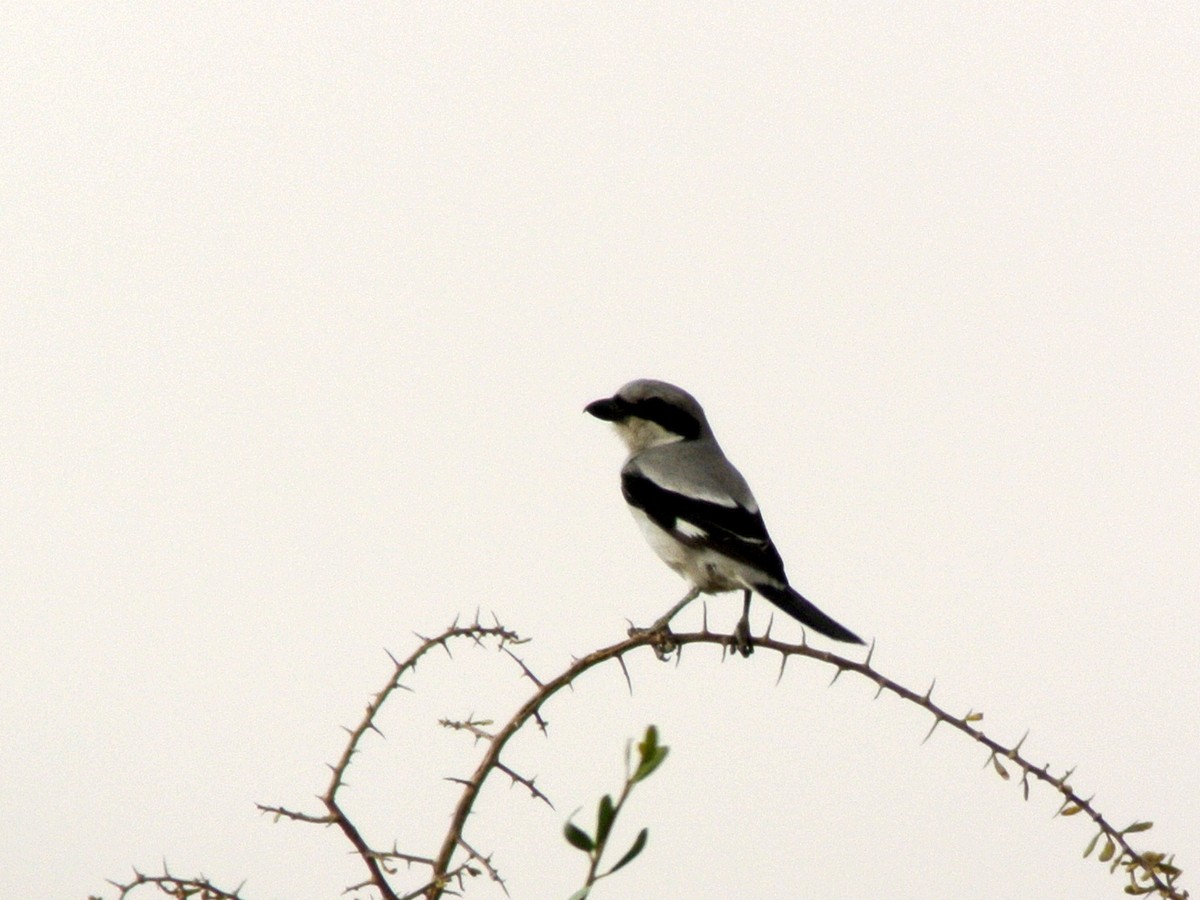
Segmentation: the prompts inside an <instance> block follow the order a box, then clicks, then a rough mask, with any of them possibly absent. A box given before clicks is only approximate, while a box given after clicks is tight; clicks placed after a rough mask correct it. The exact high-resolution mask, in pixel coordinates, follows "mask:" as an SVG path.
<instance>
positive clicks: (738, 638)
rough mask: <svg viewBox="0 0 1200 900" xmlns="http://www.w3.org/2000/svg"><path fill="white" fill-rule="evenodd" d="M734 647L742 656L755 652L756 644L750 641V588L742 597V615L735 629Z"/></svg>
mask: <svg viewBox="0 0 1200 900" xmlns="http://www.w3.org/2000/svg"><path fill="white" fill-rule="evenodd" d="M733 649H735V650H736V651H737V652H738V653H740V654H742V656H749V655H750V654H751V653H753V652H754V645H753V644H751V643H750V590H749V589H747V590H746V591H745V594H744V596H743V598H742V617H741V618H740V619H738V623H737V627H735V628H734V629H733Z"/></svg>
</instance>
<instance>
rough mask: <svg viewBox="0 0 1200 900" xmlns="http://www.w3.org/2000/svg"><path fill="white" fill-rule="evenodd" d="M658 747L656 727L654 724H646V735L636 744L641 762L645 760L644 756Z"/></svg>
mask: <svg viewBox="0 0 1200 900" xmlns="http://www.w3.org/2000/svg"><path fill="white" fill-rule="evenodd" d="M657 748H658V727H657V726H655V725H648V726H646V736H645V737H644V738H642V740H641V743H639V744H638V753H640V754H641V755H642V762H645V761H646V757H647V756H649V755H650V754H651V753H653V752H654V751H655V750H656V749H657Z"/></svg>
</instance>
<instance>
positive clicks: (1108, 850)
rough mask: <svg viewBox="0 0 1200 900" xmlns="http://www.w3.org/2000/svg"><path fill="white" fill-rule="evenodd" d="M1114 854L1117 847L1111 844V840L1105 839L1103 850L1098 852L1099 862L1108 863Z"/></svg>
mask: <svg viewBox="0 0 1200 900" xmlns="http://www.w3.org/2000/svg"><path fill="white" fill-rule="evenodd" d="M1116 852H1117V845H1116V844H1114V843H1113V842H1112V838H1105V840H1104V849H1103V850H1101V851H1100V856H1099V859H1100V862H1108V861H1109V860H1110V859H1112V855H1113V854H1114V853H1116Z"/></svg>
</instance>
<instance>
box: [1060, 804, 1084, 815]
mask: <svg viewBox="0 0 1200 900" xmlns="http://www.w3.org/2000/svg"><path fill="white" fill-rule="evenodd" d="M1081 812H1083V807H1082V806H1076V805H1075V804H1074V803H1072V804H1071V805H1070V806H1068V807H1067V808H1066V809H1064V810H1063V811H1062V812H1061V813H1060V815H1064V816H1074V815H1077V814H1078V813H1081Z"/></svg>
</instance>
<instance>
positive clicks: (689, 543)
mask: <svg viewBox="0 0 1200 900" xmlns="http://www.w3.org/2000/svg"><path fill="white" fill-rule="evenodd" d="M584 412H586V413H589V414H590V415H593V416H595V417H596V418H597V419H601V420H603V421H606V422H611V423H612V425H613V426H614V427H615V429H616V432H617V435H618V436H619V437H620V438H621V440H622V441H623V442H624V443H625V446H626V447H627V448H628V450H629V455H628V456H627V457H626V459H625V464H624V465H623V466H622V467H621V493H622V494H623V495H624V497H625V502H626V503H627V504H628V505H629V509H630V511H631V512H632V513H633V517H634V518H635V519H636V520H637V522H638V524H639V525H640V526H641V529H642V532H643V534H644V535H645V537H646V540H647V542H648V543H649V544H650V547H651V548H652V549H653V550H654V552H655V553H657V554H658V556H659V557H660V558H661V559H662V560H663V562H665V563H666V564H667V565H668V566H670V567H671V568H672V569H674V570H675V571H676V572H678V573H679V574H680V575H681V576H683V578H684V579H685V580H687V581H688V582H690V585H691V588H690V590H689V591H688V592H687V594H686V595H685V596H684V598H683V599H682V600H680V601H679V602H678V603H677V604H675V606H673V607H672V608H671V609H670V610H669V611H668V612H667V613H666V614H665V615H664V616H662V617H661V618H659V619H658V620H657V621H656V622H655V623H654V624H653V625H652V626H651V627H650V628H648V629H644V630H643V629H635V631H645V632H658V631H666V630H667V625H668V623H669V622H670V621H671V619H672V618H673V617H674V616H675V614H676V613H678V612H679V611H680V610H681V609H683V608H684V607H685V606H687V604H689V603H690V602H691V601H692V600H694V599H696V597H698V596H699V595H700V594H702V593H704V594H719V593H724V592H727V591H735V590H740V591H742V592H743V603H742V618H741V620H740V621H739V622H738V625H737V628H736V629H735V631H734V644H735V646H736V648H737V649H738V651H739V652H741V654H742V655H743V656H749V655H750V651H751V650H752V649H753V648H752V645H751V644H750V598H751V594H752V593H757V594H759V595H760V596H762V597H764V598H766V599H767V600H768V601H770V602H771V603H773V604H774V605H775V606H777V607H779V609H781V610H783V611H784V612H785V613H787V614H788V615H789V616H791V617H792V618H793V619H796V620H797V621H798V622H800V623H801V624H802V625H805V626H807V627H809V628H811V629H812V630H814V631H816V632H818V633H820V634H823V635H825V636H826V637H829V638H832V639H833V640H835V641H844V642H846V643H850V644H861V643H863V640H862V638H860V637H859V636H858V635H856V634H855V633H854V632H852V631H850V630H849V629H848V628H846V627H845V626H843V625H840V624H839V623H837V622H835V621H834V620H833V619H832V618H830V617H829V616H828V615H826V614H825V613H823V612H822V611H821V610H820V609H818V608H817V607H816V606H815V605H814V604H813V603H811V602H810V601H809V600H807V599H805V598H804V597H803V596H802V595H801V594H800V593H799V592H798V591H796V589H795V588H793V587H792V586H791V584H790V583H789V582H788V577H787V574H786V573H785V572H784V568H783V559H782V558H781V557H780V555H779V551H778V549H776V547H775V543H774V542H773V541H772V540H771V537H770V535H768V534H767V529H766V525H765V524H764V523H763V517H762V512H761V511H760V510H759V506H758V502H757V501H756V500H755V499H754V494H753V493H752V492H751V491H750V486H749V485H748V484H747V483H746V479H745V478H743V477H742V474H741V473H740V472H739V471H738V470H737V469H736V468H735V467H734V465H733V463H731V462H730V461H729V460H728V459H727V458H726V456H725V454H724V453H723V452H722V451H721V447H720V445H719V444H718V443H717V439H716V436H715V435H714V434H713V430H712V428H711V427H710V426H709V424H708V419H707V417H706V416H705V415H704V409H703V408H702V407H701V406H700V404H699V402H697V400H696V398H695V397H693V396H692V395H691V394H689V393H688V392H687V391H685V390H683V389H682V388H679V387H676V386H675V385H673V384H668V383H667V382H665V381H656V380H654V379H650V378H639V379H637V380H635V381H631V382H629V383H628V384H626V385H624V386H623V387H622V388H621V389H620V390H619V391H617V392H616V393H615V394H613V395H612V396H611V397H605V398H603V399H601V400H596V401H593V402H592V403H589V404H588V405H587V406H586V407H584Z"/></svg>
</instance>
